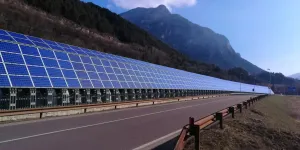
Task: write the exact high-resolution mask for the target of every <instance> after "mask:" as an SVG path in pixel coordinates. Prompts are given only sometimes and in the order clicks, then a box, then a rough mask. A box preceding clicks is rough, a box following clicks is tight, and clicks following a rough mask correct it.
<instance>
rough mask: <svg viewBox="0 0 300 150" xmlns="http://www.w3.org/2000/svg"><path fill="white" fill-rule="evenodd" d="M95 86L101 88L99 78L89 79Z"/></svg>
mask: <svg viewBox="0 0 300 150" xmlns="http://www.w3.org/2000/svg"><path fill="white" fill-rule="evenodd" d="M91 81H92V84H93V85H94V87H95V88H103V84H102V83H101V82H100V81H99V80H91Z"/></svg>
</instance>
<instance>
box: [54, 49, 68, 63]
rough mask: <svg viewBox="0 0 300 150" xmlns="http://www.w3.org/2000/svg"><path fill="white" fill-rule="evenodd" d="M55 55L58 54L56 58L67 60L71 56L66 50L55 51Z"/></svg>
mask: <svg viewBox="0 0 300 150" xmlns="http://www.w3.org/2000/svg"><path fill="white" fill-rule="evenodd" d="M55 55H56V58H57V59H60V60H67V61H69V57H68V55H67V53H64V52H57V51H56V52H55Z"/></svg>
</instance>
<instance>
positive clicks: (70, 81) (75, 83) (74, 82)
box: [66, 79, 81, 88]
mask: <svg viewBox="0 0 300 150" xmlns="http://www.w3.org/2000/svg"><path fill="white" fill-rule="evenodd" d="M66 81H67V83H68V86H69V87H71V88H78V87H81V86H80V83H79V81H78V79H66Z"/></svg>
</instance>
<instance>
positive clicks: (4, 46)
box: [0, 41, 20, 53]
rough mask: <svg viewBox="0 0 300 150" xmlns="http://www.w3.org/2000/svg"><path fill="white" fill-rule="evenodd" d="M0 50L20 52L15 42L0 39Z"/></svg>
mask: <svg viewBox="0 0 300 150" xmlns="http://www.w3.org/2000/svg"><path fill="white" fill-rule="evenodd" d="M0 51H5V52H13V53H20V49H19V46H18V45H17V44H12V43H5V42H1V41H0Z"/></svg>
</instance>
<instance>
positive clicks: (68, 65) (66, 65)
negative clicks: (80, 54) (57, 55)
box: [58, 60, 73, 69]
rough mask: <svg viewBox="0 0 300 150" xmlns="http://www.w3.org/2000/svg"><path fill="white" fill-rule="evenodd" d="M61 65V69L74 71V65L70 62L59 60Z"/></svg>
mask: <svg viewBox="0 0 300 150" xmlns="http://www.w3.org/2000/svg"><path fill="white" fill-rule="evenodd" d="M58 62H59V65H60V67H61V68H64V69H73V67H72V64H71V63H70V62H68V61H62V60H59V61H58Z"/></svg>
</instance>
